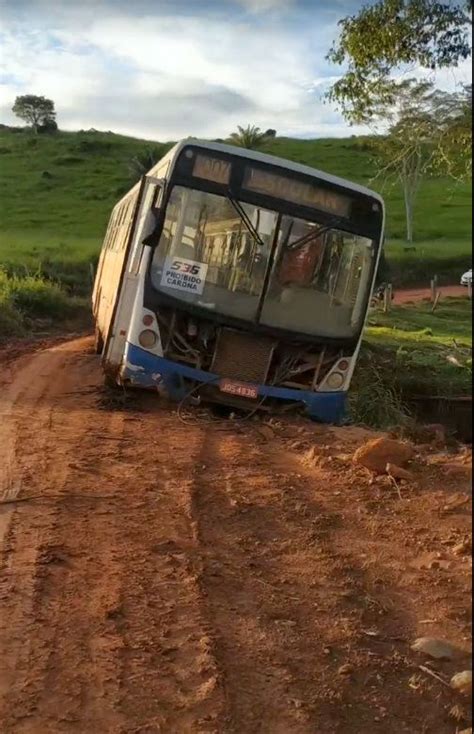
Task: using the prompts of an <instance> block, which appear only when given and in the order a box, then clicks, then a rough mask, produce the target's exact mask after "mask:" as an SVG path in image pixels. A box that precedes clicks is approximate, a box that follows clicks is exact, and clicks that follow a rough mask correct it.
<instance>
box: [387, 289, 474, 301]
mask: <svg viewBox="0 0 474 734" xmlns="http://www.w3.org/2000/svg"><path fill="white" fill-rule="evenodd" d="M440 290H441V297H442V298H448V297H450V298H463V297H466V298H467V296H468V293H467V288H464V287H463V286H462V285H447V286H444V287H443V288H440ZM430 299H431V289H430V288H411V289H408V290H396V291H395V293H394V299H393V302H394V304H395V305H401V304H403V303H416V302H418V301H425V300H430Z"/></svg>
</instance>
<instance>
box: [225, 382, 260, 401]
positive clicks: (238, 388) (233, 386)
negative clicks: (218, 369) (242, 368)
mask: <svg viewBox="0 0 474 734" xmlns="http://www.w3.org/2000/svg"><path fill="white" fill-rule="evenodd" d="M219 390H220V391H221V392H225V393H228V394H229V395H237V396H238V397H239V398H251V399H253V400H256V399H257V398H258V388H257V387H255V385H247V384H246V383H245V382H236V381H235V380H221V381H220V383H219Z"/></svg>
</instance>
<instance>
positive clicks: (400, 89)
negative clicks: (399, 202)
mask: <svg viewBox="0 0 474 734" xmlns="http://www.w3.org/2000/svg"><path fill="white" fill-rule="evenodd" d="M393 94H394V95H395V94H396V100H394V101H395V105H393V106H390V107H385V106H383V105H381V106H380V107H379V109H378V111H377V115H378V116H379V117H380V118H381V119H382V120H383V121H389V123H390V128H389V131H388V134H385V135H381V136H379V137H377V138H375V140H374V143H373V146H374V150H375V153H376V159H377V164H378V169H379V170H378V172H377V174H376V176H375V178H383V179H384V181H385V182H387V181H398V182H399V183H400V185H401V187H402V190H403V198H404V203H405V215H406V238H407V241H408V242H410V243H411V242H413V238H414V231H413V222H414V212H415V204H416V198H417V194H418V191H419V189H420V184H421V182H422V181H423V178H424V177H425V176H427V175H428V174H429V173H430V172H431V170H432V166H433V161H434V158H435V154H436V150H437V141H438V140H439V138H440V135H441V130H442V120H440V119H438V118H437V116H436V110H437V104H436V102H437V97H436V92H435V90H434V88H433V84H432V83H431V82H427V81H423V82H419V81H416V80H415V79H408V80H405V81H404V82H401V83H399V84H398V85H397V88H396V92H394V93H393Z"/></svg>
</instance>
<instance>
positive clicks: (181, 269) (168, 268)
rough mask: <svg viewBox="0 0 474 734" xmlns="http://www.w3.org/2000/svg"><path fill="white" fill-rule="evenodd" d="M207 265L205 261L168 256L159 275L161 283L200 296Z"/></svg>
mask: <svg viewBox="0 0 474 734" xmlns="http://www.w3.org/2000/svg"><path fill="white" fill-rule="evenodd" d="M207 267H208V266H207V263H200V262H196V260H186V259H185V258H184V257H168V258H166V261H165V267H164V270H163V275H162V276H161V285H164V286H166V287H167V288H174V289H175V290H178V291H186V292H187V293H196V295H198V296H201V295H202V292H203V290H204V286H205V284H206V275H207Z"/></svg>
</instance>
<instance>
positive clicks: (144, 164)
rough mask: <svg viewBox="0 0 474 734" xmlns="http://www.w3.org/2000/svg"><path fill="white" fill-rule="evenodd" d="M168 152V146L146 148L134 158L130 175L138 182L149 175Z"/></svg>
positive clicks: (130, 165) (130, 166)
mask: <svg viewBox="0 0 474 734" xmlns="http://www.w3.org/2000/svg"><path fill="white" fill-rule="evenodd" d="M168 150H169V146H167V145H154V146H152V147H149V148H144V149H143V150H142V151H141V152H140V153H138V154H137V155H136V156H134V157H133V158H132V160H131V161H130V164H129V169H130V173H131V174H132V176H133V178H134V180H135V181H137V180H139V179H140V178H141V177H142V176H144V175H145V174H147V173H148V171H149V170H150V169H151V168H153V166H155V165H156V164H157V163H158V161H160V160H161V159H162V158H163V156H164V155H165V154H166V153H167V151H168Z"/></svg>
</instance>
